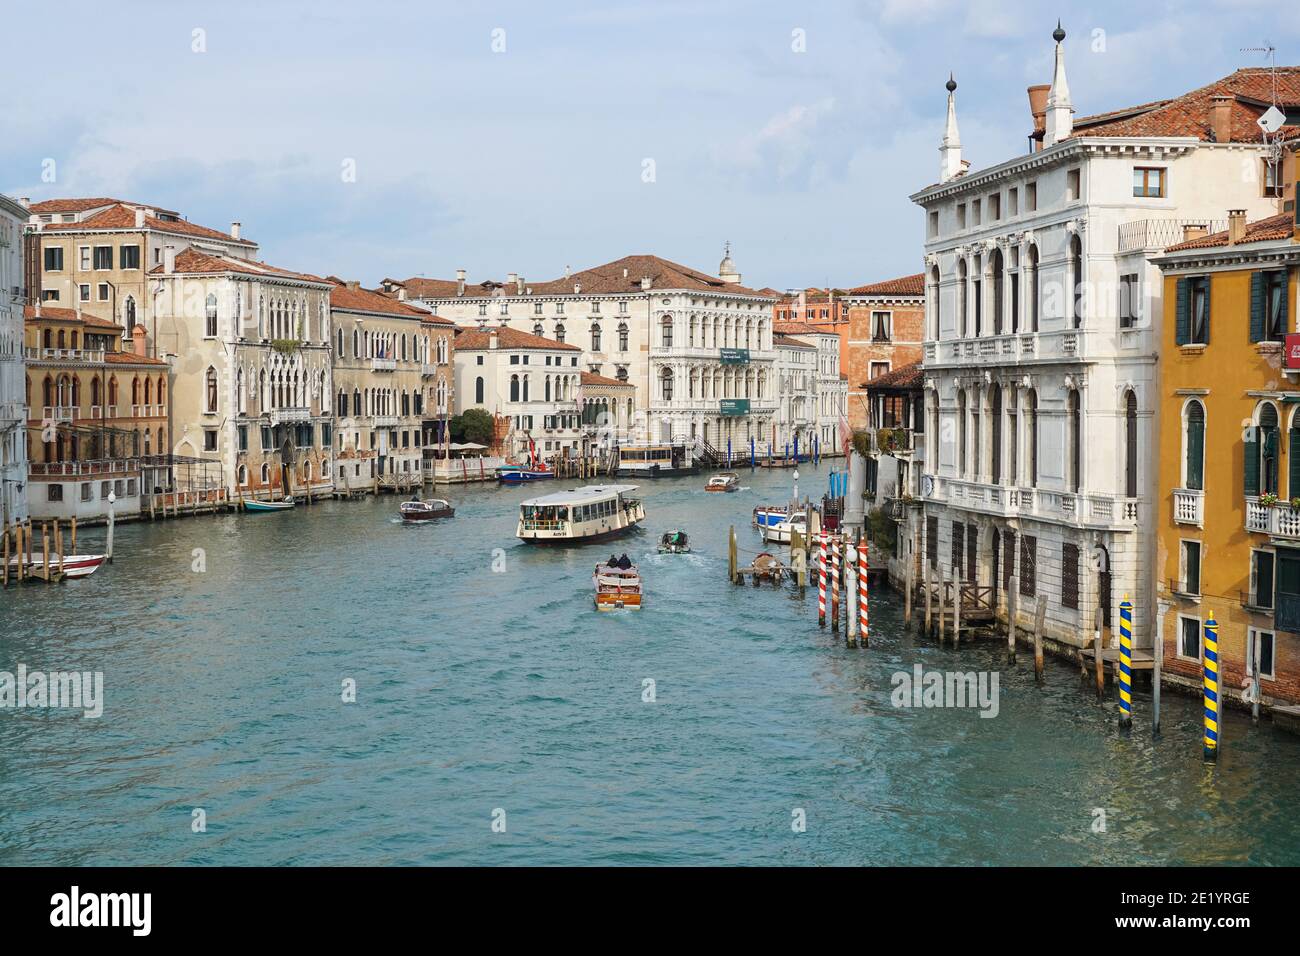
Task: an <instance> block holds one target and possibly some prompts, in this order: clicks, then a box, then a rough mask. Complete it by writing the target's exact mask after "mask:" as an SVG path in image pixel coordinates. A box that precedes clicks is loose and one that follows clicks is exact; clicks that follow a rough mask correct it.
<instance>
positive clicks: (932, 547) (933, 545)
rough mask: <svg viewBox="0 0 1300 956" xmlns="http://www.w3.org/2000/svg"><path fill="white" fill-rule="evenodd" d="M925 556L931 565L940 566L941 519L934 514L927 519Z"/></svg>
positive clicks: (933, 566)
mask: <svg viewBox="0 0 1300 956" xmlns="http://www.w3.org/2000/svg"><path fill="white" fill-rule="evenodd" d="M925 558H926V560H927V561H929V562H930V567H932V568H934V569H936V570H938V568H939V519H938V518H937V517H935V516H933V515H931V516H929V517H927V518H926V519H925Z"/></svg>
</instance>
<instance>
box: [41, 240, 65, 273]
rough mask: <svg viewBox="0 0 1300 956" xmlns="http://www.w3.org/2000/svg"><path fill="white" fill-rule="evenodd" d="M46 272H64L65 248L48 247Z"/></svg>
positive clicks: (46, 250) (46, 251)
mask: <svg viewBox="0 0 1300 956" xmlns="http://www.w3.org/2000/svg"><path fill="white" fill-rule="evenodd" d="M45 271H46V272H62V271H63V247H62V246H48V247H46V249H45Z"/></svg>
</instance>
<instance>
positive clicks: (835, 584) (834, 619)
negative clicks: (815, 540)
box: [831, 533, 840, 634]
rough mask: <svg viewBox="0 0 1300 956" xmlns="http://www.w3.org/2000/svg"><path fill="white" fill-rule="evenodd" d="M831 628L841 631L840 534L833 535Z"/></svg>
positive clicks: (837, 631) (836, 631)
mask: <svg viewBox="0 0 1300 956" xmlns="http://www.w3.org/2000/svg"><path fill="white" fill-rule="evenodd" d="M831 630H832V631H834V632H835V633H836V634H838V633H839V632H840V536H839V534H838V533H836V534H835V535H833V536H832V537H831Z"/></svg>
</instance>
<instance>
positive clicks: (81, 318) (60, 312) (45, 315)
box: [23, 305, 125, 332]
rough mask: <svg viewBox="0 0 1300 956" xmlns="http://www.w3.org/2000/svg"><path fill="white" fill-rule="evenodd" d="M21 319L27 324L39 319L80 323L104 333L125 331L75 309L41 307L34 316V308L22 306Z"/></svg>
mask: <svg viewBox="0 0 1300 956" xmlns="http://www.w3.org/2000/svg"><path fill="white" fill-rule="evenodd" d="M23 318H24V319H25V320H26V321H28V322H35V321H38V320H40V319H53V320H54V321H56V322H80V323H81V324H82V325H84V326H86V327H87V328H90V329H104V330H106V331H113V332H122V331H125V330H124V329H123V328H122V326H120V325H118V324H117V323H115V322H110V321H109V320H108V319H101V318H100V317H99V316H97V315H91V314H90V313H89V312H80V313H78V312H77V310H76V309H62V308H58V307H51V306H48V305H42V306H41V314H40V315H37V314H36V306H34V305H27V306H23Z"/></svg>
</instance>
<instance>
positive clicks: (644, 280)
mask: <svg viewBox="0 0 1300 956" xmlns="http://www.w3.org/2000/svg"><path fill="white" fill-rule="evenodd" d="M641 291H642V292H649V291H650V277H649V276H642V277H641Z"/></svg>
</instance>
